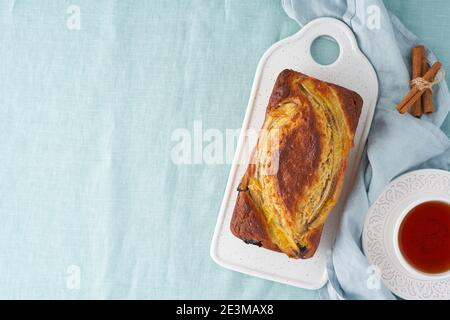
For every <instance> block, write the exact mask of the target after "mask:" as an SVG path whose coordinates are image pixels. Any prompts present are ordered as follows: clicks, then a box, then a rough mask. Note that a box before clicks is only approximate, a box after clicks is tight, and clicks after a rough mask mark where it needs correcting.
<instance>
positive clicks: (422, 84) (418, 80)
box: [411, 70, 445, 92]
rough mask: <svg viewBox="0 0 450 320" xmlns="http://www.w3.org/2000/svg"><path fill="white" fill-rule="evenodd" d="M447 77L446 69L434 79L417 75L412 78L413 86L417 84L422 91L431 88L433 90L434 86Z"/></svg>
mask: <svg viewBox="0 0 450 320" xmlns="http://www.w3.org/2000/svg"><path fill="white" fill-rule="evenodd" d="M444 79H445V71H443V70H440V71H439V72H438V73H437V75H436V77H435V78H434V80H433V81H427V80H425V79H424V78H422V77H417V78H415V79H412V80H411V87H414V86H416V87H417V88H418V89H419V90H420V91H424V90H430V91H431V92H433V87H434V86H435V85H437V84H439V83H440V82H441V81H443V80H444Z"/></svg>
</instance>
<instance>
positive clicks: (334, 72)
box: [211, 18, 378, 289]
mask: <svg viewBox="0 0 450 320" xmlns="http://www.w3.org/2000/svg"><path fill="white" fill-rule="evenodd" d="M320 36H330V37H332V38H334V39H335V40H336V41H337V43H338V44H339V46H340V55H339V57H338V59H337V60H336V61H335V62H334V63H333V64H331V65H326V66H324V65H319V64H318V63H316V62H315V61H314V59H313V58H312V56H311V52H310V48H311V44H312V43H313V41H314V40H315V39H316V38H318V37H320ZM284 69H293V70H296V71H299V72H302V73H305V74H307V75H310V76H313V77H315V78H318V79H320V80H324V81H327V82H331V83H335V84H338V85H340V86H343V87H345V88H348V89H351V90H353V91H355V92H357V93H359V95H361V97H362V98H363V100H364V105H363V110H362V113H361V117H360V120H359V125H358V129H357V132H356V135H355V141H354V143H355V146H354V148H353V150H352V152H351V154H350V158H349V165H348V170H347V174H346V177H345V182H344V186H343V190H342V195H341V198H340V201H339V203H338V204H337V206H336V207H335V209H334V210H333V212H332V213H331V216H330V218H329V219H328V221H327V223H326V225H325V228H324V231H323V234H322V239H321V241H320V245H319V248H318V250H317V251H316V254H315V255H314V257H313V258H311V259H309V260H295V259H290V258H288V257H287V256H286V255H284V254H282V253H278V252H273V251H270V250H266V249H264V248H258V247H257V246H253V245H247V244H245V243H244V242H243V241H242V240H240V239H238V238H236V237H234V236H233V235H232V233H231V231H230V221H231V216H232V214H233V209H234V205H235V201H236V197H237V194H238V192H237V191H236V189H237V187H238V185H239V183H240V180H241V178H242V176H243V175H244V172H245V170H246V168H247V163H248V161H249V152H248V150H252V149H253V147H254V144H255V142H256V141H253V140H255V139H248V138H246V137H245V135H242V134H241V137H240V138H239V143H238V147H237V151H236V155H235V158H234V162H233V165H232V167H231V172H230V176H229V179H228V184H227V187H226V190H225V195H224V197H223V202H222V206H221V209H220V213H219V217H218V220H217V225H216V229H215V232H214V236H213V240H212V244H211V257H212V258H213V259H214V261H215V262H217V263H218V264H219V265H221V266H223V267H225V268H228V269H231V270H235V271H239V272H243V273H246V274H249V275H252V276H256V277H260V278H264V279H268V280H272V281H276V282H281V283H285V284H289V285H293V286H297V287H301V288H307V289H318V288H320V287H322V286H323V285H324V284H325V283H326V282H327V273H326V259H327V252H329V250H330V249H331V246H332V244H333V241H334V238H335V234H336V230H337V227H338V222H339V216H340V213H341V211H342V205H343V202H345V200H346V198H347V197H348V194H349V192H350V190H351V186H352V182H353V181H354V177H355V174H356V172H357V170H358V167H359V163H360V160H361V156H362V153H363V149H364V146H365V143H366V140H367V135H368V133H369V129H370V124H371V122H372V118H373V113H374V110H375V105H376V102H377V97H378V81H377V76H376V73H375V70H374V69H373V67H372V65H371V64H370V62H369V61H368V60H367V58H366V57H365V56H364V55H363V54H362V52H361V51H360V50H359V48H358V45H357V42H356V39H355V36H354V34H353V33H352V31H351V30H350V29H349V27H348V26H347V25H346V24H344V23H343V22H341V21H339V20H336V19H333V18H319V19H316V20H314V21H312V22H310V23H309V24H307V25H306V26H304V27H303V28H302V29H301V30H300V31H299V32H298V33H297V34H295V35H293V36H291V37H289V38H287V39H284V40H282V41H280V42H278V43H276V44H274V45H273V46H272V47H271V48H270V49H269V50H268V51H267V52H266V53H265V54H264V56H263V57H262V59H261V61H260V62H259V65H258V69H257V71H256V76H255V80H254V82H253V88H252V92H251V96H250V100H249V103H248V107H247V112H246V115H245V119H244V124H243V126H242V129H243V130H242V131H246V130H249V129H250V130H253V129H254V130H259V129H260V128H261V126H262V123H263V121H264V116H265V112H266V107H267V104H268V101H269V97H270V95H271V93H272V89H273V86H274V84H275V80H276V78H277V76H278V74H279V73H280V72H281V71H282V70H284ZM250 140H252V141H251V142H250ZM249 144H251V145H249Z"/></svg>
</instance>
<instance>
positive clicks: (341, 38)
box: [294, 18, 361, 67]
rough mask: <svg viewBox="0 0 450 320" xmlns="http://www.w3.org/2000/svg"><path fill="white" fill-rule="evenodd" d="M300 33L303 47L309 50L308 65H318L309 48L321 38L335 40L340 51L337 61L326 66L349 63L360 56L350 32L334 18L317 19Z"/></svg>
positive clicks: (353, 36) (342, 23)
mask: <svg viewBox="0 0 450 320" xmlns="http://www.w3.org/2000/svg"><path fill="white" fill-rule="evenodd" d="M302 31H303V32H302V37H303V39H302V40H303V41H304V45H305V46H307V47H308V48H310V57H309V58H310V59H311V61H310V63H315V64H318V63H317V62H316V61H315V60H314V59H313V57H312V55H311V46H312V44H313V42H314V40H316V39H317V38H319V37H322V36H325V37H331V38H333V39H334V40H336V42H337V43H338V45H339V49H340V53H339V56H338V58H337V60H336V61H335V62H334V63H332V64H331V65H327V66H335V65H337V64H343V63H344V64H345V63H349V62H350V61H352V60H353V58H355V57H356V56H357V55H360V54H361V51H360V50H359V48H358V43H357V41H356V38H355V35H354V34H353V32H352V30H351V29H350V28H349V27H348V26H347V25H346V24H345V23H344V22H342V21H340V20H337V19H334V18H319V19H316V20H314V21H312V22H311V23H309V24H307V25H306V26H305V27H304V28H303V29H302ZM294 37H295V36H294ZM320 66H323V65H320ZM327 66H323V67H327Z"/></svg>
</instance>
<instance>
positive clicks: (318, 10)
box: [282, 0, 450, 299]
mask: <svg viewBox="0 0 450 320" xmlns="http://www.w3.org/2000/svg"><path fill="white" fill-rule="evenodd" d="M282 4H283V8H284V10H285V11H286V13H287V14H288V15H289V16H290V17H291V18H293V19H295V20H296V21H297V22H298V23H299V24H300V25H301V26H303V25H304V24H306V23H308V22H309V21H311V20H313V19H315V18H318V17H322V16H329V17H334V18H338V19H341V20H343V21H344V22H345V23H347V25H349V26H350V27H351V28H352V30H353V32H354V33H355V35H356V37H357V40H358V43H359V46H360V48H361V50H362V51H363V52H364V53H365V55H366V56H367V57H368V58H369V60H370V61H371V62H372V64H373V66H374V67H375V70H376V72H377V75H378V80H379V85H380V92H379V99H378V104H377V108H376V112H375V117H374V120H373V124H372V129H371V132H370V135H369V139H368V142H367V147H366V152H365V155H364V159H363V162H362V165H361V169H360V172H359V175H358V178H357V180H356V183H355V186H354V190H353V192H352V193H351V195H350V197H349V199H348V202H347V204H346V207H345V210H344V213H343V217H342V220H341V226H340V229H339V232H338V236H337V239H336V243H335V245H334V248H333V250H332V252H331V254H330V258H329V263H328V274H329V280H330V281H329V282H328V285H327V287H326V288H324V289H323V290H322V292H321V295H322V297H323V298H330V299H394V298H395V296H394V295H393V294H392V293H390V292H389V291H388V290H387V289H386V288H384V287H383V286H382V287H381V288H380V289H369V288H368V286H367V280H368V276H369V275H370V273H368V270H370V269H368V268H369V265H368V262H367V260H366V258H365V256H364V254H363V252H362V248H361V233H362V229H363V224H364V219H365V216H366V213H367V210H368V209H369V206H370V205H371V204H372V203H373V202H374V201H375V200H376V199H377V197H378V196H379V194H380V193H381V192H382V190H383V188H384V187H385V186H386V185H387V184H388V183H389V182H390V181H391V180H392V179H393V178H395V177H396V176H398V175H401V174H403V173H405V172H408V171H411V170H413V169H418V168H440V169H444V170H449V169H450V141H449V139H448V137H447V136H446V135H445V134H444V133H443V132H442V131H441V130H440V126H441V125H442V123H443V122H444V120H445V118H446V116H447V114H448V112H449V106H450V96H449V91H448V87H447V84H446V83H445V81H444V82H441V83H440V84H439V86H437V87H436V88H435V94H434V97H435V104H436V106H437V112H436V113H434V114H432V115H426V116H424V117H422V119H416V118H414V117H412V116H411V115H409V114H406V115H400V114H399V113H398V112H397V111H396V110H395V106H396V105H397V104H398V103H399V102H400V101H401V100H402V98H403V97H404V96H405V95H406V93H407V92H408V90H409V79H410V62H409V61H410V50H411V48H412V47H413V46H415V45H417V44H419V43H421V41H420V40H419V39H418V38H417V37H416V36H415V35H413V34H412V33H411V32H410V31H409V30H407V29H406V28H405V27H404V26H403V25H402V23H401V22H400V21H399V20H398V19H397V17H396V16H394V15H393V14H392V13H390V12H389V11H388V10H387V9H386V8H385V6H384V4H383V1H381V0H358V1H356V0H323V1H310V0H283V1H282ZM428 60H429V62H430V63H433V62H434V61H436V57H435V56H434V54H433V53H432V52H428Z"/></svg>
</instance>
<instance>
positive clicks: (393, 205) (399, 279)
mask: <svg viewBox="0 0 450 320" xmlns="http://www.w3.org/2000/svg"><path fill="white" fill-rule="evenodd" d="M433 200H438V201H445V202H449V203H450V173H449V172H447V171H442V170H433V169H426V170H418V171H414V172H410V173H408V174H405V175H403V176H401V177H399V178H397V179H395V180H394V181H392V182H391V183H390V184H389V185H388V186H387V187H386V189H385V190H384V191H383V193H382V194H381V195H380V197H379V198H378V199H377V201H375V203H374V204H373V205H372V207H371V208H370V209H369V212H368V214H367V217H366V222H365V225H364V231H363V238H362V242H363V248H364V252H365V254H366V256H367V259H368V261H369V263H370V264H371V265H373V266H377V267H378V268H379V270H380V275H381V279H382V281H383V283H384V284H385V286H386V287H387V288H388V289H389V290H391V291H392V292H393V293H394V294H396V295H397V296H399V297H401V298H403V299H412V300H419V299H420V300H422V299H426V300H441V299H442V300H449V299H450V277H447V278H445V279H436V280H423V279H420V277H418V276H417V275H415V274H413V273H411V272H409V271H408V270H407V269H406V268H405V267H404V265H403V264H402V263H401V260H400V259H399V258H398V256H397V254H396V253H395V252H396V250H395V245H394V241H393V237H392V235H393V234H394V233H393V230H394V228H395V225H396V223H397V221H398V219H399V217H400V216H401V215H402V214H404V212H405V210H407V209H408V208H409V209H411V208H413V207H415V206H416V205H418V204H420V203H422V202H427V201H433ZM449 250H450V248H449Z"/></svg>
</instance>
